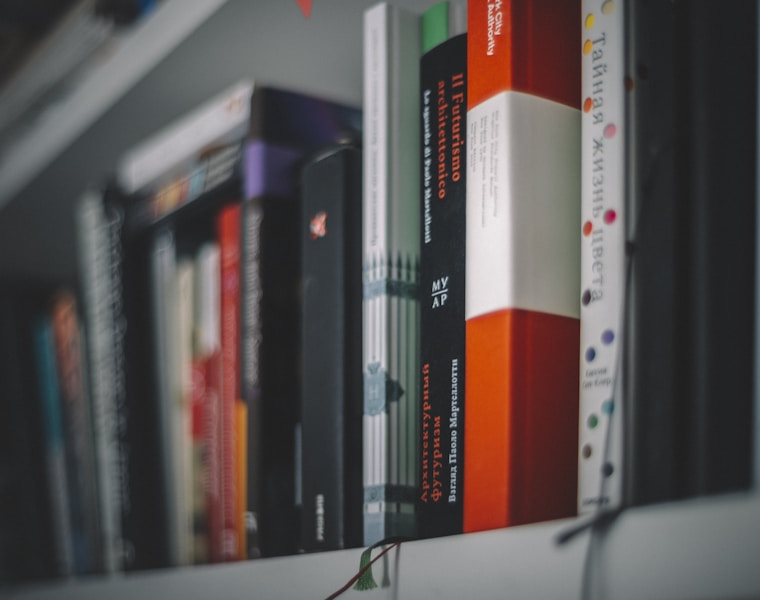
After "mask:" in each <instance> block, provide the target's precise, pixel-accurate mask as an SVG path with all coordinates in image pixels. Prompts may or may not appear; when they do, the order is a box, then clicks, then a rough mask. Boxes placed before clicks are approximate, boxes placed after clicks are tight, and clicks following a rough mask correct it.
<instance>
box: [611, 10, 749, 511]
mask: <svg viewBox="0 0 760 600" xmlns="http://www.w3.org/2000/svg"><path fill="white" fill-rule="evenodd" d="M630 4H631V5H632V6H630V7H628V10H627V15H626V16H627V19H628V21H627V23H629V25H628V26H629V29H628V37H627V40H628V45H627V48H626V51H627V53H628V55H629V56H630V65H629V69H630V71H629V76H630V77H631V84H632V86H633V92H632V103H631V110H630V115H629V119H631V121H632V122H633V124H634V126H633V127H630V128H629V131H630V136H629V138H630V139H629V155H628V158H627V167H628V169H629V172H630V174H629V182H630V188H629V199H630V211H631V214H632V217H631V218H630V225H629V226H630V228H631V234H630V239H631V242H632V243H631V252H632V256H631V259H630V260H631V275H630V277H631V292H630V303H629V312H628V314H627V318H628V322H629V323H630V334H629V336H628V338H627V343H626V355H627V356H626V364H627V366H628V369H629V370H628V372H627V374H626V376H627V380H628V381H629V382H630V384H629V385H628V386H627V387H626V394H627V395H626V400H627V410H626V413H625V420H626V423H625V427H626V429H625V434H626V446H625V450H626V470H625V480H626V481H625V484H626V501H627V502H628V503H630V504H634V505H640V504H650V503H654V502H663V501H670V500H674V499H678V498H687V497H693V496H700V495H705V494H715V493H723V492H728V491H736V490H743V489H747V488H748V487H750V486H751V485H752V468H753V467H752V463H753V458H752V452H753V451H752V447H753V441H752V439H753V435H755V432H753V429H752V418H753V412H754V410H755V408H754V407H755V405H756V400H755V398H756V391H754V390H753V388H754V383H753V382H754V378H755V374H754V371H753V366H754V364H755V362H754V358H753V352H754V349H755V344H756V341H755V340H754V332H753V327H752V326H751V325H750V324H751V323H752V322H753V319H755V318H756V294H757V291H756V283H755V282H756V280H755V274H756V260H757V258H756V243H757V231H756V226H755V215H756V214H757V207H756V190H757V171H756V155H757V60H758V57H757V35H758V33H757V22H758V14H757V5H756V4H755V3H747V4H742V5H740V7H737V11H736V13H734V14H733V15H732V19H731V20H730V22H728V21H726V22H724V21H721V20H715V19H713V18H712V17H711V14H710V10H709V9H710V5H709V4H708V3H706V2H694V3H690V4H689V5H688V6H674V5H669V4H667V3H654V4H652V5H642V4H640V3H636V2H632V3H630ZM707 36H709V38H710V40H711V45H712V44H713V43H714V44H715V48H716V51H715V52H708V51H707V49H706V48H704V47H703V43H702V42H703V41H704V40H705V39H707ZM716 86H720V88H719V89H718V88H717V87H716ZM726 95H727V96H726ZM724 97H732V98H736V102H735V103H732V106H731V111H730V112H731V118H729V119H726V118H725V117H726V115H725V112H724V111H722V110H721V98H724ZM732 215H733V217H732ZM738 215H741V217H740V218H737V216H738ZM729 374H730V375H729Z"/></svg>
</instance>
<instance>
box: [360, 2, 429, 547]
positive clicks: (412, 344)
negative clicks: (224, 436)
mask: <svg viewBox="0 0 760 600" xmlns="http://www.w3.org/2000/svg"><path fill="white" fill-rule="evenodd" d="M363 43H364V56H363V60H364V75H363V77H364V89H363V99H364V106H363V110H364V113H363V114H364V131H365V147H364V194H363V202H364V207H363V221H364V225H363V230H364V232H363V239H364V242H363V246H364V248H363V256H364V267H363V268H364V317H363V327H364V339H363V343H364V350H363V353H362V354H363V356H364V367H363V372H364V469H363V470H364V543H365V544H367V545H369V544H373V543H375V542H378V541H380V540H381V539H384V538H386V537H388V536H396V535H403V536H411V537H414V536H416V534H417V525H416V517H415V507H416V504H417V489H418V485H419V458H418V440H417V432H418V429H419V419H420V382H421V377H420V373H419V352H420V350H419V320H420V315H419V268H420V265H419V261H420V211H421V209H420V205H421V201H420V154H419V153H420V125H419V89H420V75H419V67H420V55H421V48H422V46H421V39H420V17H419V15H418V14H416V13H413V12H411V11H408V10H406V9H404V8H401V7H399V6H395V5H393V4H390V3H386V2H382V3H379V4H376V5H374V6H372V7H370V8H369V9H367V10H366V11H365V13H364V42H363Z"/></svg>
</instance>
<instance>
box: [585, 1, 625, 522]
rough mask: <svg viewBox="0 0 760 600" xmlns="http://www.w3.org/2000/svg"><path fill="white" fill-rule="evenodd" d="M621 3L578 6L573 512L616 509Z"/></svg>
mask: <svg viewBox="0 0 760 600" xmlns="http://www.w3.org/2000/svg"><path fill="white" fill-rule="evenodd" d="M624 8H625V6H624V2H621V1H616V2H611V1H609V0H583V3H582V19H583V22H582V40H581V48H582V50H581V61H582V62H581V92H582V116H581V145H582V176H581V193H582V195H581V214H582V222H581V224H580V226H581V236H580V239H581V358H580V359H581V364H580V423H579V440H580V444H579V457H578V464H579V470H578V511H579V513H581V514H584V513H586V514H587V513H590V512H593V511H595V510H597V509H598V508H615V507H618V506H620V502H621V498H622V481H623V473H622V468H623V439H622V437H623V430H622V418H623V406H622V401H621V400H622V398H621V394H622V389H623V387H622V384H623V381H622V355H621V353H622V349H623V343H624V342H623V339H622V337H623V333H624V326H623V324H624V318H623V315H624V298H625V293H626V290H625V285H626V275H625V273H626V260H625V238H626V207H625V119H626V115H625V94H626V90H625V83H624V81H625V56H624V44H625V39H624V35H625V32H624Z"/></svg>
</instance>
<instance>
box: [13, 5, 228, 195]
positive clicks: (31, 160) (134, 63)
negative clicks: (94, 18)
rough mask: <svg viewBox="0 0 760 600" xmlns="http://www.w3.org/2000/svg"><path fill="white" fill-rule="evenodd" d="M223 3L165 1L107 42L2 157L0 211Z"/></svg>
mask: <svg viewBox="0 0 760 600" xmlns="http://www.w3.org/2000/svg"><path fill="white" fill-rule="evenodd" d="M226 1H227V0H165V1H164V2H162V3H160V4H159V5H158V7H157V9H156V10H155V11H154V12H153V13H152V14H151V15H149V16H148V17H147V18H145V19H143V21H142V22H140V23H139V24H137V25H136V26H134V27H133V28H131V29H130V30H129V31H128V32H127V33H125V34H123V35H122V36H121V37H120V38H118V39H115V40H113V43H111V44H110V46H109V53H108V56H107V57H105V58H104V59H103V60H101V61H99V62H98V63H97V64H96V65H93V68H92V69H91V70H90V71H89V72H88V73H87V75H86V76H85V77H83V78H82V79H81V80H80V81H79V82H78V84H77V85H76V87H75V88H74V89H73V90H72V91H71V93H69V94H68V95H67V96H66V97H65V98H64V99H63V100H61V101H60V102H58V103H56V104H54V105H52V106H51V107H50V108H49V109H48V110H47V111H46V112H45V113H44V114H43V115H41V117H40V118H39V120H38V121H37V122H36V123H35V126H34V127H33V128H32V129H30V130H29V131H28V132H27V133H26V135H25V136H24V137H23V138H22V139H20V140H19V141H18V142H17V143H16V144H15V145H14V148H13V152H9V153H7V154H6V155H4V156H3V157H2V161H1V162H0V208H2V207H3V206H4V205H5V204H6V203H7V202H8V201H10V200H11V199H12V198H13V197H14V196H15V195H16V194H17V193H18V192H19V190H21V189H22V188H23V187H24V185H26V184H27V183H29V182H30V181H31V180H33V179H34V178H35V177H36V176H37V175H38V174H39V173H40V172H41V171H42V170H43V169H44V168H45V167H46V166H47V165H48V164H49V163H50V161H52V160H53V159H54V158H55V157H56V156H58V155H59V154H60V153H61V152H62V151H63V150H64V149H65V148H66V147H67V146H68V145H69V144H71V142H72V141H74V140H75V139H76V137H77V136H78V135H79V134H81V133H82V132H83V131H84V130H85V129H86V128H87V127H89V126H90V125H91V124H92V123H94V122H95V120H96V119H98V118H99V117H100V116H101V115H103V113H105V112H106V111H107V110H108V109H109V108H110V107H111V106H112V105H113V104H114V103H115V102H116V101H117V100H118V99H119V98H120V97H121V96H123V95H124V94H125V93H126V92H127V91H128V90H129V89H130V88H131V87H132V86H134V85H135V83H137V82H138V81H139V80H140V79H141V78H142V77H143V76H144V75H145V74H146V73H147V72H148V71H149V70H150V69H151V68H152V67H153V66H155V65H156V64H158V62H159V61H161V60H162V59H163V58H164V57H165V56H167V55H168V54H169V53H170V52H171V51H172V50H173V49H174V48H175V47H176V46H177V45H179V43H180V42H181V41H182V40H184V39H185V38H186V37H187V36H188V35H190V33H191V32H192V31H193V30H195V29H196V28H197V27H198V26H199V25H200V24H201V23H203V22H204V21H205V20H206V19H207V18H208V17H209V16H210V15H211V14H212V13H214V12H215V11H216V10H217V9H218V8H219V7H220V6H221V5H222V4H224V3H225V2H226ZM146 108H147V107H146Z"/></svg>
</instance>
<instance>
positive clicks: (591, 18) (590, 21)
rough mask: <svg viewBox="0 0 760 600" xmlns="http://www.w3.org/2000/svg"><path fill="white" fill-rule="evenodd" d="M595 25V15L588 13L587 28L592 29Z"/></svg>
mask: <svg viewBox="0 0 760 600" xmlns="http://www.w3.org/2000/svg"><path fill="white" fill-rule="evenodd" d="M593 26H594V15H593V14H592V13H589V14H587V15H586V29H591V28H592V27H593Z"/></svg>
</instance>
